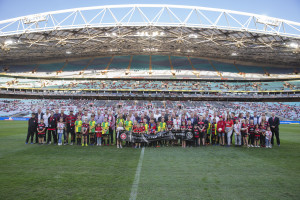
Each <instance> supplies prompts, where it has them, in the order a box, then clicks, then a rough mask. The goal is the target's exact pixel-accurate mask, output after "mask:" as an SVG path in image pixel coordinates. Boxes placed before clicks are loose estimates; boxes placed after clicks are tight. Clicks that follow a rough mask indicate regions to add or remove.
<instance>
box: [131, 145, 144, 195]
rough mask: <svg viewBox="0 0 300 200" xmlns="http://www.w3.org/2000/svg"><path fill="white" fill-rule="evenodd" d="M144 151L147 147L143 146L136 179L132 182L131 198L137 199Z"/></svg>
mask: <svg viewBox="0 0 300 200" xmlns="http://www.w3.org/2000/svg"><path fill="white" fill-rule="evenodd" d="M144 151H145V148H144V147H143V148H142V151H141V155H140V160H139V164H138V166H137V168H136V172H135V177H134V181H133V183H132V187H131V193H130V198H129V200H136V196H137V191H138V187H139V182H140V174H141V170H142V164H143V159H144Z"/></svg>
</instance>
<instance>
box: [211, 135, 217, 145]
mask: <svg viewBox="0 0 300 200" xmlns="http://www.w3.org/2000/svg"><path fill="white" fill-rule="evenodd" d="M217 137H218V136H216V135H215V134H211V143H212V144H213V145H214V144H216V139H217Z"/></svg>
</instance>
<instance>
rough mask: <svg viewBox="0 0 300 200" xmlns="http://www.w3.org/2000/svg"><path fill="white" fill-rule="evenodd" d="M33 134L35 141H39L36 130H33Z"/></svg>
mask: <svg viewBox="0 0 300 200" xmlns="http://www.w3.org/2000/svg"><path fill="white" fill-rule="evenodd" d="M34 134H35V143H39V136H38V132H37V131H34Z"/></svg>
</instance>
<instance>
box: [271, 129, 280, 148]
mask: <svg viewBox="0 0 300 200" xmlns="http://www.w3.org/2000/svg"><path fill="white" fill-rule="evenodd" d="M271 131H272V139H271V144H272V145H273V144H274V135H275V136H276V141H277V145H280V139H279V130H278V129H276V128H271Z"/></svg>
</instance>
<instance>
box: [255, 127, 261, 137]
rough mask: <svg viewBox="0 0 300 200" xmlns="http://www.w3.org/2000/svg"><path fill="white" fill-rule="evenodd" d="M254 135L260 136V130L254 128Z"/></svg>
mask: <svg viewBox="0 0 300 200" xmlns="http://www.w3.org/2000/svg"><path fill="white" fill-rule="evenodd" d="M254 133H255V136H256V137H258V136H260V129H259V128H256V129H255V131H254Z"/></svg>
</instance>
